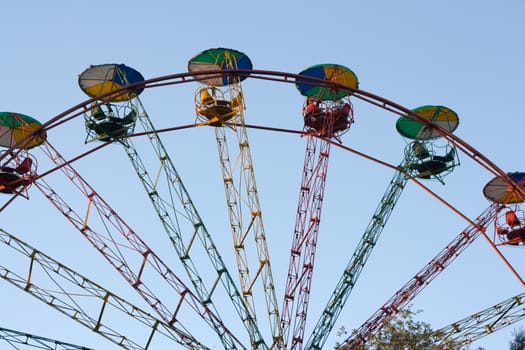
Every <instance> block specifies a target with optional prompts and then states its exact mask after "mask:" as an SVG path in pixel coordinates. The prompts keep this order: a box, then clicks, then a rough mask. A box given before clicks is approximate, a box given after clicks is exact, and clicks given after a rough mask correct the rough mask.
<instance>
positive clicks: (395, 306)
mask: <svg viewBox="0 0 525 350" xmlns="http://www.w3.org/2000/svg"><path fill="white" fill-rule="evenodd" d="M499 206H500V205H499V204H494V203H493V204H491V205H490V206H489V207H488V208H487V209H486V210H485V211H484V212H483V213H482V214H481V215H480V216H479V217H478V218H477V219H476V220H474V221H473V222H472V224H471V225H469V226H468V227H467V228H466V229H464V230H463V231H462V232H461V233H460V234H459V235H458V236H457V237H456V238H455V239H454V240H452V242H450V243H449V244H448V245H447V246H446V247H445V248H444V249H443V250H441V251H440V252H439V253H438V254H437V255H436V256H435V257H434V258H433V259H432V260H431V261H430V262H429V263H428V264H427V265H426V266H425V267H424V268H423V269H421V270H420V271H419V272H418V273H417V274H416V275H415V276H414V277H413V278H412V279H411V280H410V281H409V282H408V283H406V284H405V285H404V286H403V287H402V288H401V289H399V290H398V291H397V292H396V293H395V295H393V296H392V297H391V298H390V299H389V300H388V301H387V302H386V303H385V304H383V306H381V308H379V310H377V311H376V312H375V313H374V314H373V315H372V316H370V317H369V318H368V320H367V321H365V322H364V323H363V324H362V325H361V326H360V327H359V328H358V329H357V331H356V332H355V333H354V335H352V336H351V337H349V338H347V339H346V340H345V341H344V342H343V343H342V344H341V346H340V347H339V349H345V350H347V349H348V350H349V349H355V348H356V347H357V346H359V345H361V344H363V343H365V342H366V341H367V339H368V338H369V337H370V336H371V335H373V334H375V333H376V332H378V331H379V330H380V329H381V328H382V326H383V325H384V323H385V322H386V321H387V320H388V319H389V318H391V317H393V316H394V315H395V314H396V313H397V312H398V311H399V310H401V309H402V308H403V307H405V306H406V305H408V304H409V303H410V302H411V301H412V300H413V299H414V298H415V297H416V295H417V294H418V293H419V292H421V291H422V290H423V289H424V288H425V287H426V286H427V285H428V284H430V282H431V281H432V280H433V279H434V278H436V277H437V276H438V275H439V274H440V273H441V272H443V271H444V270H445V268H446V267H448V266H449V265H450V264H451V263H452V262H453V261H454V260H455V258H456V257H458V256H459V255H460V254H461V253H462V252H463V251H464V250H465V249H466V248H467V247H468V246H469V245H470V244H471V243H472V242H474V240H475V239H476V238H478V237H479V236H480V234H481V233H482V231H483V230H484V229H485V227H486V226H487V224H488V223H489V222H490V221H491V220H492V219H493V218H494V215H495V214H496V212H497V210H498V208H499Z"/></svg>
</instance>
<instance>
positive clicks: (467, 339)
mask: <svg viewBox="0 0 525 350" xmlns="http://www.w3.org/2000/svg"><path fill="white" fill-rule="evenodd" d="M524 301H525V293H521V294H518V295H515V296H513V297H510V298H508V299H507V300H504V301H502V302H500V303H498V304H496V305H494V306H491V307H489V308H486V309H484V310H482V311H478V312H476V313H474V314H472V315H470V316H467V317H465V318H463V319H461V320H458V321H456V322H454V323H452V324H450V325H448V326H446V327H443V328H441V329H438V330H437V331H435V333H434V334H436V336H437V337H439V338H441V339H442V341H441V342H440V343H443V342H446V341H453V342H454V344H458V345H467V344H470V343H472V342H474V341H476V340H478V339H480V338H482V337H484V336H486V335H488V334H491V333H494V332H496V331H498V330H500V329H502V328H505V327H508V326H510V325H511V324H514V323H516V322H518V321H521V320H523V319H524V318H525V312H524V309H523V303H524Z"/></svg>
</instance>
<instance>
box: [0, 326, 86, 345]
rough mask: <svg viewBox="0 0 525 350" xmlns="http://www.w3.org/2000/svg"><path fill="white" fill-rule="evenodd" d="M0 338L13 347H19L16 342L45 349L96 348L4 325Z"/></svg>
mask: <svg viewBox="0 0 525 350" xmlns="http://www.w3.org/2000/svg"><path fill="white" fill-rule="evenodd" d="M0 340H3V341H5V342H7V343H9V344H10V345H11V346H12V347H13V349H17V346H15V344H19V345H23V346H30V347H33V348H38V349H44V350H94V349H91V348H87V347H85V346H80V345H75V344H71V343H66V342H63V341H61V340H56V339H50V338H45V337H41V336H38V335H35V334H29V333H25V332H20V331H15V330H12V329H7V328H3V327H0Z"/></svg>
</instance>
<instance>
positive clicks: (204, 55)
mask: <svg viewBox="0 0 525 350" xmlns="http://www.w3.org/2000/svg"><path fill="white" fill-rule="evenodd" d="M252 68H253V66H252V62H251V60H250V58H249V57H248V56H246V55H245V54H244V53H242V52H240V51H237V50H232V49H225V48H216V49H209V50H206V51H203V52H201V53H199V54H197V55H196V56H195V57H193V58H192V59H190V60H189V62H188V72H190V73H191V72H195V73H198V72H202V71H217V72H221V71H228V70H232V69H242V70H251V69H252ZM235 77H236V78H237V79H238V80H237V82H240V81H243V80H244V79H246V78H247V77H248V73H245V74H239V75H235ZM195 78H196V79H197V80H198V81H200V82H201V83H203V84H205V85H210V86H226V85H229V84H231V83H232V75H231V74H223V75H217V74H210V75H208V74H196V75H195Z"/></svg>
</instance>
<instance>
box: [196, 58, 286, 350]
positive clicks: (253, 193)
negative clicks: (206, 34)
mask: <svg viewBox="0 0 525 350" xmlns="http://www.w3.org/2000/svg"><path fill="white" fill-rule="evenodd" d="M242 66H246V67H249V68H251V61H250V60H249V58H248V57H247V56H246V55H244V54H243V53H241V52H238V51H235V50H229V49H210V50H207V51H204V52H202V53H200V54H198V55H196V56H195V57H193V58H192V59H190V61H189V63H188V67H189V71H190V72H194V71H195V70H196V71H199V70H201V69H203V68H204V67H210V68H215V69H217V67H219V68H220V69H221V71H223V72H227V71H228V70H232V69H237V68H240V67H242ZM246 67H242V68H246ZM241 80H243V77H239V76H228V75H225V76H223V77H222V78H220V79H217V78H215V77H201V79H199V83H200V84H199V88H198V89H197V91H196V93H195V110H196V114H197V118H198V120H199V121H200V122H201V125H211V126H213V127H214V130H215V139H216V143H217V149H218V157H219V163H220V167H221V173H222V178H223V184H224V190H225V196H226V207H227V209H228V215H229V219H230V227H231V231H232V239H233V246H234V253H235V258H236V262H237V269H238V274H239V280H240V285H241V289H242V296H243V298H244V301H245V303H246V305H248V307H249V308H250V312H251V314H252V315H254V318H255V317H256V314H257V313H256V301H255V297H254V295H255V294H256V293H255V290H256V286H258V285H259V284H260V285H262V292H263V294H264V298H265V302H266V313H267V317H268V320H269V327H270V331H271V336H272V341H273V343H274V344H275V343H277V342H280V341H282V329H281V326H280V322H279V319H280V317H279V307H278V304H277V297H276V293H275V289H274V286H275V283H274V281H273V275H272V269H271V264H270V255H269V252H268V245H267V242H266V234H265V231H264V225H263V219H262V210H261V207H260V202H259V194H258V191H257V186H256V181H255V174H254V167H253V163H252V155H251V150H250V144H249V141H248V133H247V131H246V127H245V119H244V110H245V101H244V97H243V92H242V86H241ZM228 130H233V131H234V133H235V136H236V141H237V145H236V146H237V149H238V152H237V153H236V154H230V150H229V148H231V149H234V147H235V146H234V145H233V142H231V143H230V142H229V141H228V139H227V131H228ZM229 145H230V147H228V146H229ZM249 239H252V241H250V240H249ZM251 242H254V246H253V244H251ZM255 257H256V259H255ZM257 288H258V287H257ZM272 347H273V345H272Z"/></svg>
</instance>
